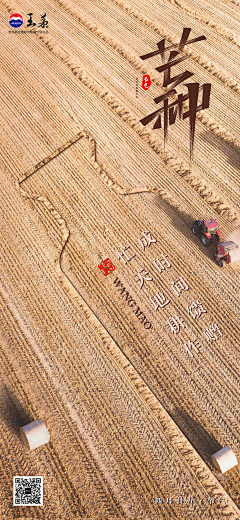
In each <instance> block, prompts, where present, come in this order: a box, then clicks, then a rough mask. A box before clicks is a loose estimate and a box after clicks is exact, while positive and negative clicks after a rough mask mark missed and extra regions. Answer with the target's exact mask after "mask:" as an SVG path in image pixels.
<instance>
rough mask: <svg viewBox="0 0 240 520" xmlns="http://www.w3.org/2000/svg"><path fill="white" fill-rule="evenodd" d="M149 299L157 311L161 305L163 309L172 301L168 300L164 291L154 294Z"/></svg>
mask: <svg viewBox="0 0 240 520" xmlns="http://www.w3.org/2000/svg"><path fill="white" fill-rule="evenodd" d="M149 300H151V302H152V303H153V305H154V307H155V311H157V310H158V308H159V307H160V308H161V309H162V308H163V307H165V306H166V305H167V304H168V303H170V301H169V300H167V298H166V297H165V296H164V294H163V293H156V296H154V298H149Z"/></svg>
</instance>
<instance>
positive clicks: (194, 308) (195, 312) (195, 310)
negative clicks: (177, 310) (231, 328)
mask: <svg viewBox="0 0 240 520" xmlns="http://www.w3.org/2000/svg"><path fill="white" fill-rule="evenodd" d="M187 311H188V314H190V316H191V317H192V318H194V319H195V320H196V319H198V318H200V316H201V315H202V314H203V312H207V311H205V309H204V308H203V306H202V304H201V303H199V301H198V300H196V301H195V302H193V303H191V305H190V306H189V307H187Z"/></svg>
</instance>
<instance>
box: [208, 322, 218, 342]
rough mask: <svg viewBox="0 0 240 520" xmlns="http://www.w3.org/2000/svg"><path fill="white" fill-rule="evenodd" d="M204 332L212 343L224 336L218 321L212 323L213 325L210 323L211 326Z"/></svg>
mask: <svg viewBox="0 0 240 520" xmlns="http://www.w3.org/2000/svg"><path fill="white" fill-rule="evenodd" d="M204 334H205V336H206V338H207V340H208V341H210V343H212V342H213V341H217V340H218V339H219V338H221V336H222V333H221V331H220V329H219V328H218V326H217V324H216V323H212V325H210V327H209V328H208V329H206V330H205V331H204Z"/></svg>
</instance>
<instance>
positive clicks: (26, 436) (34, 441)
mask: <svg viewBox="0 0 240 520" xmlns="http://www.w3.org/2000/svg"><path fill="white" fill-rule="evenodd" d="M20 435H21V437H22V440H23V442H24V444H25V446H26V447H27V448H28V449H29V450H34V449H35V448H39V446H42V445H43V444H46V443H47V442H49V441H50V437H49V433H48V431H47V428H46V426H45V424H44V422H43V421H42V419H38V420H37V421H33V422H31V423H29V424H26V426H22V428H20Z"/></svg>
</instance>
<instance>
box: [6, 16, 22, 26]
mask: <svg viewBox="0 0 240 520" xmlns="http://www.w3.org/2000/svg"><path fill="white" fill-rule="evenodd" d="M8 22H9V24H10V25H11V27H14V28H17V27H21V25H22V24H23V17H22V15H21V14H18V13H14V14H11V16H9V20H8Z"/></svg>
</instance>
